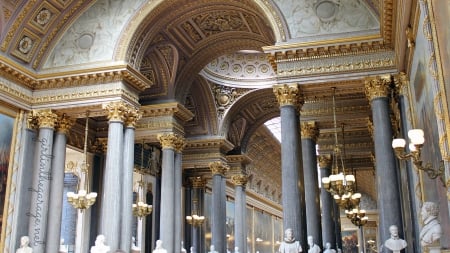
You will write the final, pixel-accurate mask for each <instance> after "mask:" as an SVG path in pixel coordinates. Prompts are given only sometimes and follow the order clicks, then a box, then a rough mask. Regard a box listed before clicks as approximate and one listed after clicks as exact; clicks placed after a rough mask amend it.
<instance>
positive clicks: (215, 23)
mask: <svg viewBox="0 0 450 253" xmlns="http://www.w3.org/2000/svg"><path fill="white" fill-rule="evenodd" d="M194 21H195V23H196V24H197V25H198V26H199V27H200V29H201V30H202V32H203V33H204V34H205V35H206V36H210V35H213V34H216V33H220V32H225V31H248V30H249V29H248V27H247V26H246V22H245V21H244V20H243V19H242V17H241V15H240V13H239V12H236V11H220V12H210V13H206V14H201V15H198V16H196V17H195V18H194Z"/></svg>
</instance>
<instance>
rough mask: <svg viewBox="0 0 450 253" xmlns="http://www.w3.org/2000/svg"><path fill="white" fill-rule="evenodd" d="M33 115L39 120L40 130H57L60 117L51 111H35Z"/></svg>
mask: <svg viewBox="0 0 450 253" xmlns="http://www.w3.org/2000/svg"><path fill="white" fill-rule="evenodd" d="M33 115H34V116H35V117H36V118H37V123H38V126H39V128H52V129H54V128H55V124H56V121H57V120H58V115H57V114H56V113H54V112H53V111H52V110H51V109H43V110H35V111H33Z"/></svg>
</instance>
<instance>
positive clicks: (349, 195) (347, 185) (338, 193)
mask: <svg viewBox="0 0 450 253" xmlns="http://www.w3.org/2000/svg"><path fill="white" fill-rule="evenodd" d="M335 91H336V88H335V87H333V122H334V139H335V145H334V148H333V166H332V174H331V175H330V176H329V177H323V178H322V185H323V187H324V189H325V190H327V191H328V192H330V193H331V194H332V195H333V198H334V199H335V200H336V203H337V204H338V205H339V206H340V207H343V208H344V209H346V210H351V209H353V207H354V206H355V205H357V204H359V200H360V198H361V194H359V193H354V192H355V190H356V185H355V176H354V175H352V174H346V171H345V165H344V156H343V154H342V153H343V152H342V149H341V145H340V144H339V142H338V133H337V122H336V99H335ZM341 129H342V136H343V137H344V124H342V128H341ZM344 145H345V144H344Z"/></svg>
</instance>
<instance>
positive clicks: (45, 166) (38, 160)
mask: <svg viewBox="0 0 450 253" xmlns="http://www.w3.org/2000/svg"><path fill="white" fill-rule="evenodd" d="M33 116H34V117H36V120H37V124H38V127H39V134H38V139H37V141H36V152H35V155H34V164H33V170H34V171H33V182H32V185H31V189H30V191H31V207H30V223H29V228H28V236H29V237H30V247H32V248H33V252H34V253H44V252H46V250H45V248H46V245H45V243H46V238H47V221H48V207H49V197H50V180H51V166H52V155H53V153H52V151H53V134H54V128H55V124H56V121H57V115H56V114H55V113H54V112H53V111H52V110H49V109H48V110H47V109H46V110H39V111H34V112H33Z"/></svg>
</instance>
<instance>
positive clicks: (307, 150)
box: [301, 121, 323, 248]
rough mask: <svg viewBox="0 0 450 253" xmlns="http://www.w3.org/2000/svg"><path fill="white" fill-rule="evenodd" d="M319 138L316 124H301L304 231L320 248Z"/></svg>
mask: <svg viewBox="0 0 450 253" xmlns="http://www.w3.org/2000/svg"><path fill="white" fill-rule="evenodd" d="M318 137H319V128H317V126H316V122H313V121H311V122H304V123H302V124H301V138H302V152H303V168H304V169H303V173H304V180H305V192H307V193H308V194H305V205H306V230H307V234H308V236H312V237H313V238H314V242H315V243H316V244H318V245H319V246H320V248H323V247H322V231H321V226H320V200H319V196H320V193H319V182H318V180H319V177H318V175H317V154H316V143H317V138H318Z"/></svg>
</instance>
